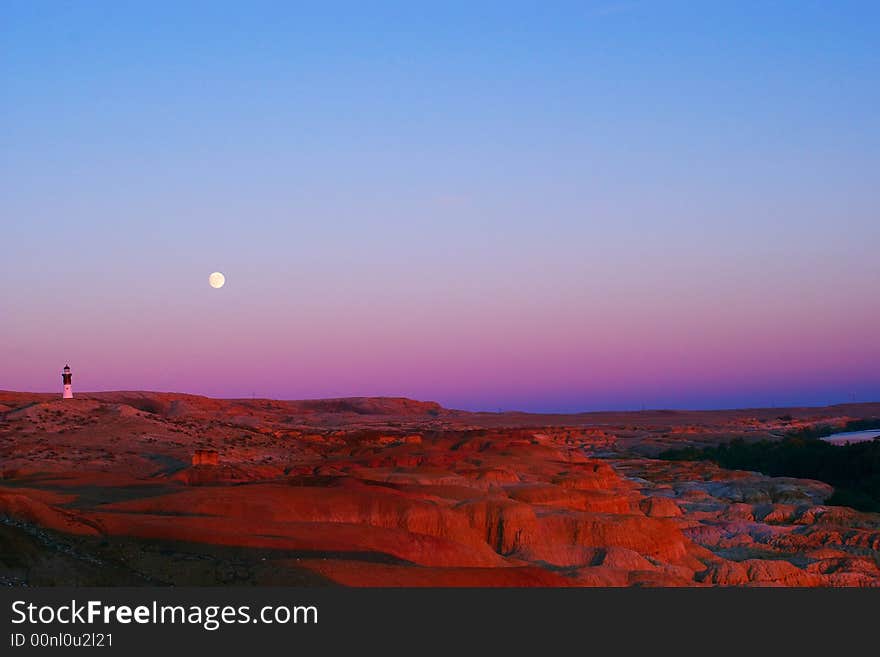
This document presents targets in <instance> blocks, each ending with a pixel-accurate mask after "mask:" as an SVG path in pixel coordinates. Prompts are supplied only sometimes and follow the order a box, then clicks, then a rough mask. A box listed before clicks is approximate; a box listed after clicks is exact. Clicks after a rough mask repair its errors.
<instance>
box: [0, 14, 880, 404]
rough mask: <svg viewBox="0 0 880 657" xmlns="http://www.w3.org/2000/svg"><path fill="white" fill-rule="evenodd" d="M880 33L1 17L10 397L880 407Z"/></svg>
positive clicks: (855, 27)
mask: <svg viewBox="0 0 880 657" xmlns="http://www.w3.org/2000/svg"><path fill="white" fill-rule="evenodd" d="M878 19H880V7H878V6H877V5H876V3H869V2H862V3H858V2H772V3H768V2H704V3H693V2H665V1H661V0H658V1H655V2H650V1H646V2H577V3H573V2H571V3H570V2H550V3H547V2H541V3H539V2H531V3H524V2H504V3H473V2H467V3H464V2H461V3H454V2H447V3H435V4H433V5H431V4H424V3H369V6H367V4H366V3H326V2H323V3H311V4H299V3H280V2H279V3H264V2H249V3H240V2H235V3H224V2H204V3H177V2H175V3H165V2H149V3H147V2H143V3H134V2H126V3H110V2H101V3H96V2H75V3H61V2H50V3H42V2H5V3H3V6H2V8H0V25H2V28H0V29H2V32H0V41H2V44H3V45H2V58H0V79H2V94H3V102H2V104H0V121H2V125H3V130H2V135H0V139H2V151H3V157H2V160H0V177H2V180H0V194H2V198H3V207H4V210H3V218H2V219H0V221H2V232H3V240H2V242H0V256H2V262H0V277H2V279H0V280H2V282H3V286H2V287H3V292H2V296H0V312H2V314H3V327H2V329H0V330H2V331H3V334H4V335H3V336H2V337H3V338H4V339H3V344H4V345H5V347H0V349H5V351H6V353H2V352H0V353H2V360H3V361H4V363H6V365H5V368H4V372H3V373H2V374H0V388H9V389H54V387H55V385H56V383H57V382H56V381H55V378H57V377H56V375H57V372H56V370H57V369H58V367H59V366H58V364H57V361H59V360H74V361H77V362H78V363H79V369H78V370H77V371H78V372H79V373H80V374H79V375H78V379H77V380H78V381H79V382H82V385H85V386H87V387H89V388H94V389H97V388H120V387H125V388H135V387H137V388H164V389H174V390H187V391H192V392H204V393H208V394H216V395H237V394H249V393H250V392H252V391H258V392H259V393H260V394H264V395H266V396H276V397H316V396H327V395H345V394H402V395H406V396H412V397H422V398H432V399H438V400H439V401H442V402H444V403H447V404H450V405H457V406H461V407H468V408H496V407H504V408H514V407H516V408H528V409H532V410H574V409H576V408H601V407H634V406H635V407H638V406H640V405H642V404H647V405H661V406H678V407H682V406H710V405H711V406H717V405H742V404H747V405H748V404H758V403H769V402H770V401H776V402H778V403H824V402H827V401H844V400H847V399H850V398H852V397H853V396H856V397H858V398H880V375H878V364H880V363H878V358H880V349H878V347H877V346H876V344H875V343H876V342H877V341H876V340H875V339H874V337H873V336H874V334H875V332H876V331H875V329H874V327H876V326H877V322H878V320H880V310H878V308H877V304H876V302H875V301H873V299H875V298H876V291H877V286H878V281H880V264H878V257H877V251H876V245H877V243H878V238H880V228H878V226H880V221H878V216H877V208H878V207H880V206H878V200H880V199H878V195H880V192H878V189H880V184H878V182H880V181H878V180H877V178H878V174H877V172H878V171H880V129H878V128H880V125H878V123H880V118H878V113H877V111H876V108H877V107H878V100H880V98H878V95H880V94H878V83H877V71H878V70H880V66H878V65H880V61H878V60H880V48H878V47H877V38H876V37H877V29H876V28H877V25H878ZM216 269H219V270H222V271H224V272H225V273H226V274H227V278H228V281H229V285H228V288H227V289H224V290H222V291H220V293H219V294H223V295H224V296H222V297H221V296H219V294H214V295H213V296H210V295H211V294H212V293H211V292H210V291H209V290H207V289H206V285H205V280H206V276H207V274H208V273H210V272H211V271H214V270H216ZM61 315H64V316H65V317H67V319H66V320H65V321H66V327H67V328H66V330H65V331H64V332H63V333H59V331H58V323H57V320H58V318H59V316H61ZM136 363H137V366H135V364H136ZM143 363H149V366H148V367H146V366H144V365H143ZM219 363H224V364H225V365H223V366H222V367H223V368H225V370H224V371H230V372H233V373H234V376H229V377H222V376H220V371H221V365H219ZM61 364H63V363H61ZM133 369H137V370H138V371H139V372H140V374H139V375H138V377H137V378H136V380H132V375H131V372H132V371H133ZM279 372H296V373H297V374H296V376H295V377H290V376H284V375H281V374H279Z"/></svg>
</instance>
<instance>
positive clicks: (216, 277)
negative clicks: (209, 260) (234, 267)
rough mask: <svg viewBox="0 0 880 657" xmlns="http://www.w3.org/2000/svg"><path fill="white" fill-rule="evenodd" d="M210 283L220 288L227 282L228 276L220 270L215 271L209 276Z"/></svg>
mask: <svg viewBox="0 0 880 657" xmlns="http://www.w3.org/2000/svg"><path fill="white" fill-rule="evenodd" d="M208 283H209V284H210V286H211V287H213V288H215V289H218V290H219V289H220V288H221V287H223V286H224V285H225V284H226V277H225V276H224V275H223V274H221V273H220V272H219V271H215V272H214V273H213V274H211V275H210V276H208Z"/></svg>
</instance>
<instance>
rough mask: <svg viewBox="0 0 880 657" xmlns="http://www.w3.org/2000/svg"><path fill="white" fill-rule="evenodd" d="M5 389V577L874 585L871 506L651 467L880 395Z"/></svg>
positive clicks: (876, 562) (72, 581)
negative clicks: (782, 398)
mask: <svg viewBox="0 0 880 657" xmlns="http://www.w3.org/2000/svg"><path fill="white" fill-rule="evenodd" d="M59 396H60V395H54V394H53V395H49V394H34V393H17V392H0V584H4V585H12V586H35V585H141V584H142V585H218V584H224V585H226V584H240V585H300V586H334V585H343V586H480V587H483V586H546V587H557V586H878V585H880V514H876V513H867V512H859V511H855V510H853V509H852V508H849V507H844V506H830V505H828V504H826V501H827V500H828V498H829V497H830V496H831V494H832V493H833V492H834V491H833V488H832V486H830V485H829V484H827V483H823V482H820V481H815V480H809V479H796V478H790V477H770V476H766V475H763V474H759V473H756V472H746V471H737V470H727V469H723V468H721V467H719V466H718V465H715V464H714V463H712V462H707V461H692V462H685V461H670V460H659V459H658V458H657V456H658V455H659V454H660V453H661V452H663V451H664V450H667V449H671V448H681V447H686V446H696V447H703V446H712V445H717V444H720V443H724V442H727V441H730V440H732V439H734V438H741V439H743V440H745V441H759V440H778V439H781V438H782V437H783V436H784V435H785V434H786V433H787V432H790V431H792V430H796V429H798V428H809V427H812V426H816V425H818V424H826V425H827V424H832V425H840V426H843V425H844V424H845V423H846V422H847V421H851V420H859V419H863V418H876V417H880V404H847V405H840V406H832V407H825V408H784V409H783V408H779V409H747V410H737V411H712V412H703V411H642V412H627V413H623V412H619V413H616V412H615V413H612V412H608V413H584V414H576V415H532V414H525V413H470V412H464V411H455V410H449V409H445V408H442V407H441V406H439V405H438V404H435V403H431V402H419V401H413V400H408V399H397V398H394V399H392V398H356V399H338V400H316V401H275V400H263V399H243V400H220V399H212V398H206V397H198V396H192V395H184V394H173V393H152V392H106V393H91V394H89V393H86V394H78V395H77V396H76V398H75V399H72V400H61V399H60V398H59Z"/></svg>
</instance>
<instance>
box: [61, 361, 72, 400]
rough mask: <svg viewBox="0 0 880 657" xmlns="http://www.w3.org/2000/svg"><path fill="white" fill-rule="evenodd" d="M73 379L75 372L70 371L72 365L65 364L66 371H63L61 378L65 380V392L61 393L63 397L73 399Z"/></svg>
mask: <svg viewBox="0 0 880 657" xmlns="http://www.w3.org/2000/svg"><path fill="white" fill-rule="evenodd" d="M72 379H73V374H71V373H70V365H65V366H64V371H62V372H61V380H62V381H63V382H64V394H62V395H61V398H62V399H73V385H72V384H71V380H72Z"/></svg>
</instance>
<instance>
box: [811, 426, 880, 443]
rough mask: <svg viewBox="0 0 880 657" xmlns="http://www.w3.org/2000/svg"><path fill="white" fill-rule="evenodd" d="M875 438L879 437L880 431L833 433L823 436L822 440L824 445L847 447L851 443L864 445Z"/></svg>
mask: <svg viewBox="0 0 880 657" xmlns="http://www.w3.org/2000/svg"><path fill="white" fill-rule="evenodd" d="M877 436H880V429H870V430H868V431H844V432H843V433H833V434H831V435H830V436H825V437H824V438H822V440H824V441H825V442H826V443H831V444H832V445H849V444H851V443H864V442H867V441H869V440H874V438H876V437H877Z"/></svg>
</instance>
